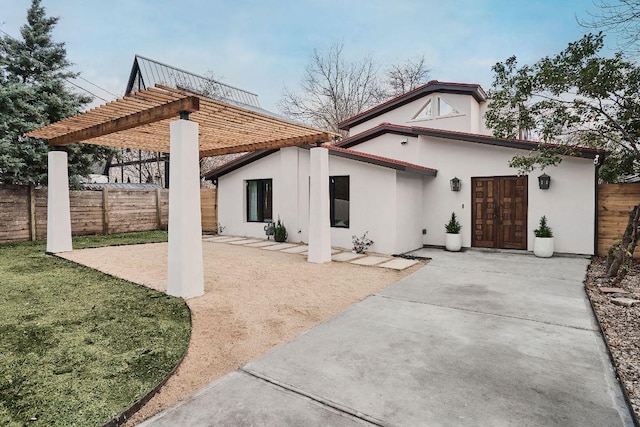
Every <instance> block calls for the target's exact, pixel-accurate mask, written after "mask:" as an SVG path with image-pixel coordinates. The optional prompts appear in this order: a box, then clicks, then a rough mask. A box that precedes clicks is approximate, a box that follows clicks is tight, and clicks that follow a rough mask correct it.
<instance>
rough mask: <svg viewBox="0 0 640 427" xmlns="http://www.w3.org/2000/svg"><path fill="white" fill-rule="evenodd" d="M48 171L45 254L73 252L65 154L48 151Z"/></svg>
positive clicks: (67, 170)
mask: <svg viewBox="0 0 640 427" xmlns="http://www.w3.org/2000/svg"><path fill="white" fill-rule="evenodd" d="M48 169H49V170H48V180H49V183H48V190H47V252H49V253H58V252H69V251H72V250H73V244H72V243H71V208H70V205H69V169H68V167H67V153H66V152H64V151H49V155H48Z"/></svg>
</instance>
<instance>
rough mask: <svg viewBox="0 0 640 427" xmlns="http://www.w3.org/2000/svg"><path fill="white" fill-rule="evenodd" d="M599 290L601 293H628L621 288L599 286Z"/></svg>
mask: <svg viewBox="0 0 640 427" xmlns="http://www.w3.org/2000/svg"><path fill="white" fill-rule="evenodd" d="M600 292H602V293H603V294H628V293H629V291H625V290H624V289H622V288H600Z"/></svg>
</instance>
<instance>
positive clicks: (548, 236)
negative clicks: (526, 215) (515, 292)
mask: <svg viewBox="0 0 640 427" xmlns="http://www.w3.org/2000/svg"><path fill="white" fill-rule="evenodd" d="M533 232H534V233H535V235H536V239H535V241H534V242H533V253H534V255H535V256H537V257H540V258H550V257H551V256H552V255H553V232H552V231H551V228H549V226H548V225H547V217H546V216H544V215H543V216H542V218H540V226H539V227H538V228H536V229H535V230H533Z"/></svg>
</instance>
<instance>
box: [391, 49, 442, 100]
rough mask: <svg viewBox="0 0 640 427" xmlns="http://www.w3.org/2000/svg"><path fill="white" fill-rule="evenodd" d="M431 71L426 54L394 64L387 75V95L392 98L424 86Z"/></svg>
mask: <svg viewBox="0 0 640 427" xmlns="http://www.w3.org/2000/svg"><path fill="white" fill-rule="evenodd" d="M430 72H431V70H430V69H429V68H427V64H426V63H425V59H424V55H423V56H419V57H416V58H412V59H408V60H407V61H405V62H404V63H403V64H400V65H392V66H391V67H390V68H389V69H388V70H387V75H386V85H387V87H388V89H387V96H388V97H389V98H392V97H394V96H399V95H402V94H404V93H407V92H409V91H412V90H414V89H416V88H417V87H420V86H422V85H423V84H425V83H426V82H427V79H428V78H429V73H430Z"/></svg>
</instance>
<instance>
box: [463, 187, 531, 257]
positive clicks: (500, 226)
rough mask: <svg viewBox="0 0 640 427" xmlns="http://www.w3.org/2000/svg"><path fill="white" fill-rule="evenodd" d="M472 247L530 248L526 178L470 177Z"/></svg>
mask: <svg viewBox="0 0 640 427" xmlns="http://www.w3.org/2000/svg"><path fill="white" fill-rule="evenodd" d="M471 186H472V193H471V218H472V226H473V230H472V232H471V246H474V247H479V248H501V249H527V177H526V176H494V177H482V178H471Z"/></svg>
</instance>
